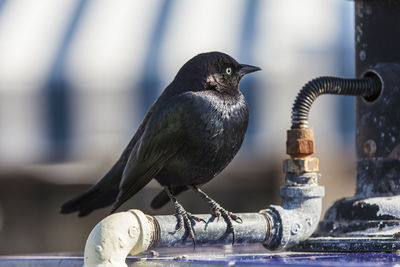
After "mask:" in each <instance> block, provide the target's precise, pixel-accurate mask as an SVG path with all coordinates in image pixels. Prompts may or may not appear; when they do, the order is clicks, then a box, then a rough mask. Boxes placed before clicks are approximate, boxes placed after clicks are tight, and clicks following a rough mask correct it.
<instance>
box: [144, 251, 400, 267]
mask: <svg viewBox="0 0 400 267" xmlns="http://www.w3.org/2000/svg"><path fill="white" fill-rule="evenodd" d="M148 260H150V261H152V260H156V261H159V260H164V261H171V259H168V258H167V259H160V258H159V259H148ZM175 261H179V262H193V263H195V262H196V263H204V264H245V265H273V266H343V265H345V266H394V265H396V264H399V263H400V256H399V255H396V254H395V253H367V254H350V253H349V254H342V253H322V254H320V253H319V254H315V253H310V254H275V255H272V254H258V255H240V256H224V257H218V256H214V258H212V259H201V258H200V256H199V258H197V259H196V258H195V257H194V258H193V259H192V258H191V257H189V258H188V259H179V260H175Z"/></svg>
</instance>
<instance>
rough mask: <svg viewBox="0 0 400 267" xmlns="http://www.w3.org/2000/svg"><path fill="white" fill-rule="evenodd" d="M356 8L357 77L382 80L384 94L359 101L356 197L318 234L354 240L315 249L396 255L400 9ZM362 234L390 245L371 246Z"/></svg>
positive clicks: (364, 2) (390, 4) (368, 0)
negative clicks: (392, 240)
mask: <svg viewBox="0 0 400 267" xmlns="http://www.w3.org/2000/svg"><path fill="white" fill-rule="evenodd" d="M355 9H356V10H355V12H356V14H355V18H356V23H355V27H356V28H355V48H356V74H357V76H358V77H363V76H371V75H372V76H376V77H378V78H379V79H380V80H381V83H382V90H381V92H380V94H379V95H375V96H371V97H368V98H363V97H357V101H356V154H357V185H356V194H355V196H354V197H350V198H344V199H340V200H338V201H336V202H335V203H334V204H333V205H332V206H331V207H330V208H329V209H328V211H327V212H326V214H325V218H324V220H323V221H322V222H321V223H320V225H319V229H318V235H320V236H322V235H325V236H326V235H331V236H340V235H346V236H352V239H351V240H350V241H348V240H347V239H343V240H341V241H340V240H339V241H337V239H334V240H333V241H332V242H330V241H329V242H328V241H327V240H325V239H322V238H321V239H315V240H314V241H313V242H314V243H313V244H314V248H315V246H316V245H317V244H319V245H318V246H320V247H323V248H324V249H328V250H329V251H336V250H339V251H342V250H340V247H339V246H338V245H340V243H341V242H349V244H348V245H349V247H347V249H357V248H358V247H357V243H359V246H361V247H362V251H376V250H379V251H395V250H397V249H399V246H398V243H396V245H395V246H394V247H391V246H386V244H387V243H389V244H390V242H391V241H390V238H392V235H393V233H395V232H399V231H400V220H399V219H400V196H399V195H400V53H399V47H400V27H398V25H400V5H399V1H391V0H382V1H375V0H358V1H356V3H355ZM363 235H364V237H365V236H369V235H376V236H381V237H385V238H389V241H387V242H386V241H384V240H388V239H384V240H380V239H379V238H378V239H371V240H370V241H366V240H365V239H363V237H362V236H363ZM318 240H319V241H318ZM335 240H336V241H337V243H335V242H336V241H335ZM318 242H319V243H318ZM327 242H328V243H327ZM385 242H386V243H385ZM335 244H337V245H335ZM351 244H353V245H354V246H356V247H354V246H353V245H351ZM343 246H344V245H343ZM368 246H370V247H368ZM309 248H310V246H309ZM314 251H316V250H315V249H314Z"/></svg>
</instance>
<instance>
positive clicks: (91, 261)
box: [84, 129, 324, 267]
mask: <svg viewBox="0 0 400 267" xmlns="http://www.w3.org/2000/svg"><path fill="white" fill-rule="evenodd" d="M287 151H288V154H289V155H290V156H291V158H290V159H288V160H285V161H284V172H285V173H286V185H285V186H283V187H282V188H281V197H282V200H283V205H282V207H280V206H275V205H271V206H269V207H268V208H267V209H265V210H261V211H260V212H259V213H241V214H237V215H239V216H240V218H241V219H242V222H241V223H238V222H235V221H233V222H232V223H233V228H234V231H235V240H233V239H232V238H233V235H232V233H231V232H229V231H228V229H227V224H226V222H225V220H223V219H220V220H218V219H216V218H215V217H212V216H210V215H209V214H207V215H205V214H202V215H196V216H197V217H200V218H202V219H204V220H205V221H206V222H207V223H201V222H197V223H195V224H194V225H193V230H194V232H195V238H196V244H198V245H201V246H205V245H213V246H215V245H226V244H232V243H233V242H235V244H237V245H244V244H250V243H262V244H264V246H265V247H266V248H268V249H270V250H274V249H286V248H289V247H291V246H293V245H296V244H298V243H299V242H302V241H304V240H306V239H307V238H308V237H310V236H311V234H312V233H313V232H314V230H315V229H316V227H317V225H318V222H319V219H320V216H321V210H322V197H323V196H324V187H322V186H318V184H317V182H318V176H319V174H318V173H317V171H318V159H317V158H312V157H310V155H311V154H312V153H313V151H314V138H313V132H312V130H311V129H299V130H298V129H296V130H289V131H288V141H287ZM176 224H177V219H176V217H175V216H172V215H167V216H154V217H153V216H148V215H145V214H143V213H142V212H141V211H139V210H130V211H128V212H120V213H115V214H113V215H110V216H108V217H106V218H105V219H104V220H102V221H101V222H100V223H98V224H97V225H96V226H95V227H94V229H93V230H92V232H91V233H90V235H89V238H88V240H87V242H86V247H85V257H84V258H85V259H84V262H85V265H84V266H85V267H89V266H90V267H92V266H102V267H106V266H121V267H125V266H126V264H125V258H126V256H127V255H128V253H129V254H131V255H135V254H139V253H141V252H144V251H146V250H148V249H150V248H156V247H183V246H193V242H192V240H191V239H190V238H189V239H188V234H187V233H186V231H184V230H180V231H176Z"/></svg>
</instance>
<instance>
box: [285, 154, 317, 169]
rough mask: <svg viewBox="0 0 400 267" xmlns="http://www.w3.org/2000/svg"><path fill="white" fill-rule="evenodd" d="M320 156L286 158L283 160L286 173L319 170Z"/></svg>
mask: <svg viewBox="0 0 400 267" xmlns="http://www.w3.org/2000/svg"><path fill="white" fill-rule="evenodd" d="M318 163H319V160H318V158H313V157H307V158H300V159H285V160H284V161H283V172H284V173H306V172H318V170H319V168H318Z"/></svg>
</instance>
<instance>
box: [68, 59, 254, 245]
mask: <svg viewBox="0 0 400 267" xmlns="http://www.w3.org/2000/svg"><path fill="white" fill-rule="evenodd" d="M258 70H260V68H258V67H254V66H250V65H244V64H239V63H238V62H237V61H236V60H234V59H233V58H232V57H230V56H229V55H227V54H224V53H220V52H210V53H203V54H199V55H197V56H195V57H193V58H192V59H190V60H189V61H188V62H187V63H186V64H185V65H183V67H182V68H181V69H180V70H179V72H178V74H177V75H176V77H175V79H174V80H173V81H172V83H171V84H170V85H169V86H168V87H167V88H166V89H165V90H164V92H163V93H162V94H161V95H160V97H159V98H158V99H157V100H156V102H155V103H154V104H153V105H152V106H151V108H150V110H149V111H148V112H147V114H146V116H145V118H144V120H143V122H142V123H141V124H140V126H139V128H138V130H137V132H136V133H135V135H134V136H133V138H132V140H131V141H130V142H129V144H128V146H127V147H126V148H125V150H124V152H123V153H122V155H121V157H120V158H119V160H118V161H117V162H116V163H115V165H114V166H113V167H112V168H111V170H110V171H109V172H108V173H107V174H106V175H105V176H104V177H103V178H102V179H101V180H100V181H99V182H98V183H97V184H95V185H93V186H92V187H90V188H89V190H88V191H87V192H86V193H85V194H83V195H81V196H78V197H76V198H74V199H72V200H70V201H68V202H67V203H65V204H64V205H63V206H62V207H61V213H71V212H75V211H79V216H85V215H87V214H89V213H90V212H92V211H93V210H94V209H98V208H102V207H106V206H108V205H111V204H113V208H112V211H111V212H114V211H115V210H116V209H117V208H118V207H119V206H121V205H122V204H123V203H124V202H125V201H127V200H128V199H129V198H131V197H132V196H133V195H134V194H136V193H137V192H138V191H139V190H140V189H142V188H143V187H144V186H145V185H146V184H147V183H149V182H150V180H151V179H153V178H155V179H156V180H157V181H158V182H159V183H160V184H161V185H162V186H163V191H161V192H160V193H159V194H158V195H157V196H156V197H155V198H154V199H153V201H152V202H151V207H152V208H155V209H157V208H160V207H162V206H163V205H164V204H166V203H167V202H168V201H169V200H171V201H172V203H173V205H174V208H175V211H176V216H177V218H178V224H177V230H176V231H178V230H179V229H181V228H182V227H185V228H186V230H187V231H188V234H189V236H190V237H191V238H192V239H193V241H194V233H193V229H192V226H191V222H190V220H191V219H193V220H195V221H202V219H200V218H198V217H196V216H194V215H192V214H190V213H188V212H186V210H185V209H184V208H183V207H182V206H181V205H180V204H179V203H178V201H177V200H176V198H175V196H176V195H178V194H179V193H181V192H182V191H185V190H187V189H192V190H193V191H194V192H196V193H197V194H198V195H200V196H201V197H202V198H203V199H204V200H205V201H206V202H207V203H208V204H209V205H210V207H211V214H212V215H214V216H216V217H218V218H219V217H220V216H222V217H223V218H224V219H225V221H226V222H227V224H228V229H229V230H230V231H231V232H232V233H233V234H234V232H233V225H232V220H237V221H240V218H239V217H238V216H237V215H234V214H233V213H231V212H229V211H227V210H225V209H223V208H222V207H221V206H220V205H219V204H217V203H216V202H215V201H214V200H212V199H211V198H210V197H209V196H207V195H206V194H205V193H204V192H203V191H202V190H200V189H199V188H198V186H199V185H203V184H205V183H206V182H208V181H209V180H211V179H212V178H214V177H215V176H216V175H217V174H219V173H220V172H221V171H222V170H223V169H224V168H225V167H226V166H227V165H228V164H229V162H231V160H232V159H233V158H234V156H235V155H236V153H237V152H238V150H239V148H240V146H241V145H242V142H243V139H244V136H245V133H246V129H247V124H248V120H249V113H248V108H247V103H246V101H245V99H244V96H243V95H242V93H241V92H240V91H239V82H240V80H241V79H242V77H243V76H244V75H245V74H248V73H250V72H254V71H258Z"/></svg>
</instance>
